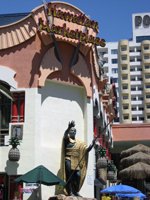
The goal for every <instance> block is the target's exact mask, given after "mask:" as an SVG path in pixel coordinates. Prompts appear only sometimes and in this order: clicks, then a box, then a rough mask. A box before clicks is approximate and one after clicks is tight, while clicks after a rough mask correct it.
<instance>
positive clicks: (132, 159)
mask: <svg viewBox="0 0 150 200" xmlns="http://www.w3.org/2000/svg"><path fill="white" fill-rule="evenodd" d="M137 162H143V163H146V164H149V165H150V155H149V154H146V153H143V152H137V153H134V154H132V155H130V156H128V157H125V158H122V159H121V160H120V164H121V165H122V166H123V167H129V166H130V165H133V164H135V163H137Z"/></svg>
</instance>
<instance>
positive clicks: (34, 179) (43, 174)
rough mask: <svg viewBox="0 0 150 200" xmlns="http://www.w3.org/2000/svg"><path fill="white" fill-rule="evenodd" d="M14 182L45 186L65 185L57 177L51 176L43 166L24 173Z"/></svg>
mask: <svg viewBox="0 0 150 200" xmlns="http://www.w3.org/2000/svg"><path fill="white" fill-rule="evenodd" d="M15 182H24V183H39V184H43V185H47V186H51V185H63V186H64V185H65V182H64V181H63V180H61V179H60V178H59V177H58V176H56V175H55V174H53V173H52V172H51V171H49V170H48V169H47V168H46V167H44V166H43V165H40V166H38V167H36V168H34V169H32V170H31V171H29V172H27V173H25V174H24V175H22V176H20V177H18V178H17V179H15Z"/></svg>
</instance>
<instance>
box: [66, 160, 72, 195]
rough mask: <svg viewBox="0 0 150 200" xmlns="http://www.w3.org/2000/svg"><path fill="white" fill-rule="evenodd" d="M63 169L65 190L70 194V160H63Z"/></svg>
mask: <svg viewBox="0 0 150 200" xmlns="http://www.w3.org/2000/svg"><path fill="white" fill-rule="evenodd" d="M65 170H66V182H67V185H66V190H67V193H68V195H72V187H71V181H72V177H71V171H72V170H71V161H70V160H67V159H66V160H65Z"/></svg>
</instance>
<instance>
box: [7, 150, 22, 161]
mask: <svg viewBox="0 0 150 200" xmlns="http://www.w3.org/2000/svg"><path fill="white" fill-rule="evenodd" d="M8 158H9V160H10V161H19V159H20V151H19V149H18V148H11V149H10V150H9V153H8Z"/></svg>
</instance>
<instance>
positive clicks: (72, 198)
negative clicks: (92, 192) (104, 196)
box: [48, 194, 96, 200]
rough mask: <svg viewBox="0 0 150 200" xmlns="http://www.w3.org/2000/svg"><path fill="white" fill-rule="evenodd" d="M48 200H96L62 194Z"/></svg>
mask: <svg viewBox="0 0 150 200" xmlns="http://www.w3.org/2000/svg"><path fill="white" fill-rule="evenodd" d="M48 200H96V199H95V198H88V197H79V196H65V195H63V194H60V195H56V196H52V197H50V198H49V199H48Z"/></svg>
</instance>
